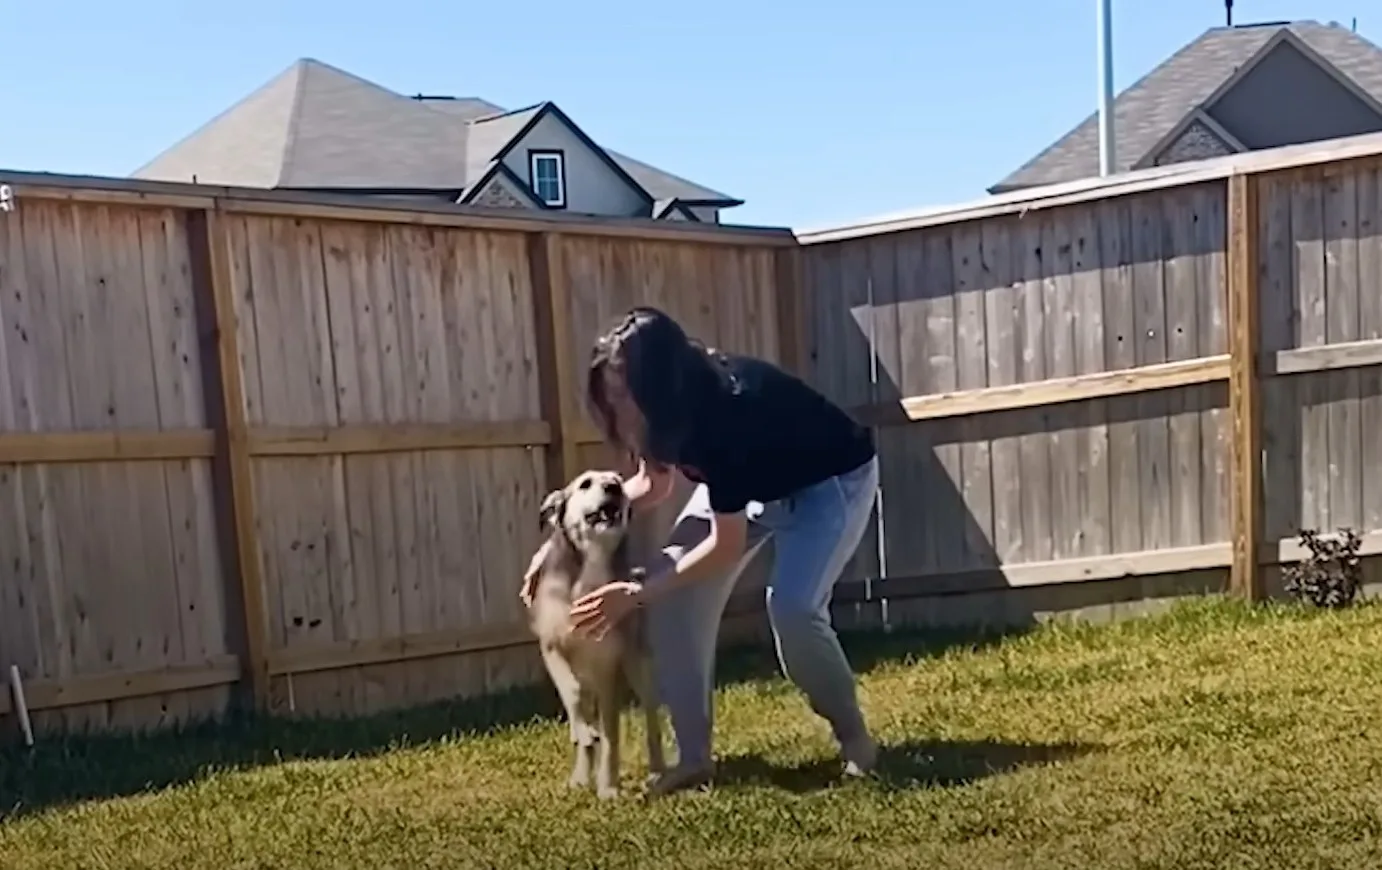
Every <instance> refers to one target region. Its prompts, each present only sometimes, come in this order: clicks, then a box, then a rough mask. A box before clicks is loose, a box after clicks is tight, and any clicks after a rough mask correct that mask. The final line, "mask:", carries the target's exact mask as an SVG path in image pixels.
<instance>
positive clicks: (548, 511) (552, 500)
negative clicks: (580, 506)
mask: <svg viewBox="0 0 1382 870" xmlns="http://www.w3.org/2000/svg"><path fill="white" fill-rule="evenodd" d="M565 504H566V492H565V491H564V490H560V489H554V490H552V491H551V492H549V493H547V497H546V498H544V499H543V500H542V506H541V507H539V508H538V509H537V518H538V524H539V525H540V526H541V527H542V528H544V529H545V528H547V527H548V526H555V525H556V524H557V520H558V518H559V517H560V516H561V510H562V507H564V506H565Z"/></svg>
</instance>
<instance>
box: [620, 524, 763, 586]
mask: <svg viewBox="0 0 1382 870" xmlns="http://www.w3.org/2000/svg"><path fill="white" fill-rule="evenodd" d="M748 537H749V520H748V517H747V516H746V515H745V514H744V512H743V511H739V512H737V513H732V514H711V515H710V534H709V535H707V536H706V538H705V540H703V541H701V542H700V543H699V544H697V545H696V546H694V547H692V548H691V549H689V550H687V551H686V552H685V553H683V554H682V557H681V558H680V559H678V560H677V562H676V564H675V565H673V566H672V568H671V569H670V570H669V571H667V572H666V573H665V574H662V575H660V576H657V577H651V578H649V582H648V583H646V584H644V585H643V589H642V591H641V592H640V593H639V599H640V601H639V603H640V604H648V603H649V602H652V601H655V600H657V599H658V598H661V597H662V596H663V595H666V594H668V593H669V592H673V591H675V590H677V589H680V588H682V587H683V586H688V585H690V584H692V583H696V582H698V581H700V580H703V579H705V578H707V577H715V576H720V575H723V574H724V572H726V571H728V570H729V569H730V568H732V567H734V564H735V563H736V562H738V561H739V559H740V558H742V557H743V555H744V550H745V549H746V548H747V547H748Z"/></svg>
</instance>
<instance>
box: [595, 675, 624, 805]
mask: <svg viewBox="0 0 1382 870" xmlns="http://www.w3.org/2000/svg"><path fill="white" fill-rule="evenodd" d="M595 697H596V702H597V704H598V705H599V711H598V715H599V717H600V760H599V766H598V767H596V769H595V794H596V795H597V796H599V797H601V798H613V797H618V795H619V668H618V666H617V665H616V666H613V667H610V668H607V669H605V670H604V671H603V672H602V673H601V674H600V678H599V685H598V686H597V687H596V695H595Z"/></svg>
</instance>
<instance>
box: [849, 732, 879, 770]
mask: <svg viewBox="0 0 1382 870" xmlns="http://www.w3.org/2000/svg"><path fill="white" fill-rule="evenodd" d="M840 754H841V755H843V756H844V759H845V776H851V777H861V776H868V775H869V773H871V772H872V771H873V766H874V765H875V764H877V763H878V744H876V743H874V742H873V738H872V737H870V736H869V735H868V734H867V733H865V734H864V735H862V736H860V737H857V738H855V739H854V740H850V741H848V742H846V743H844V744H842V745H841V746H840Z"/></svg>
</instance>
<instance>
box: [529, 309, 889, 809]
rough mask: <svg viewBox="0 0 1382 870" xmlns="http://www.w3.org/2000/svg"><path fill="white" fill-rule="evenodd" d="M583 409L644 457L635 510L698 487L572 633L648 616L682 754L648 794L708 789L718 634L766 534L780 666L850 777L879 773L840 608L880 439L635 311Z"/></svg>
mask: <svg viewBox="0 0 1382 870" xmlns="http://www.w3.org/2000/svg"><path fill="white" fill-rule="evenodd" d="M586 401H587V405H588V408H589V411H590V414H591V416H592V417H593V418H594V419H595V420H596V421H597V423H598V425H599V426H600V428H601V430H602V431H603V433H604V435H605V437H606V438H607V439H608V441H609V442H611V443H612V444H613V445H615V446H617V447H619V448H621V449H623V450H625V451H627V452H628V453H630V454H632V455H633V456H634V457H636V458H637V460H638V469H639V470H638V472H637V473H636V474H634V475H633V476H632V477H630V478H629V480H628V482H627V485H626V488H627V491H628V493H629V496H630V497H631V499H632V500H633V502H634V506H635V510H642V509H644V508H645V507H647V506H651V505H653V504H656V503H657V502H658V501H660V500H662V499H664V498H665V497H666V496H667V494H668V493H669V492H670V491H671V488H672V474H673V473H674V472H680V473H681V474H682V475H684V476H685V477H687V478H688V479H690V480H691V481H693V482H695V483H697V484H698V486H697V487H696V490H695V492H694V493H693V494H692V496H691V498H690V499H689V500H688V503H687V504H686V506H685V507H684V508H683V509H682V511H681V514H680V516H679V517H678V518H677V521H676V523H675V524H674V526H673V529H672V532H671V534H670V536H669V538H668V540H667V542H666V544H665V546H664V547H663V549H662V553H661V555H660V557H659V558H658V559H657V560H656V561H655V563H654V564H652V565H648V566H647V571H648V574H647V579H646V582H645V583H644V584H642V585H640V584H637V583H612V584H609V585H607V586H604V587H602V588H600V589H598V590H596V591H594V592H591V593H590V594H588V595H586V596H583V597H582V598H580V599H578V600H577V601H576V602H574V603H573V606H572V617H573V621H574V623H575V625H576V627H577V630H578V631H585V632H590V633H592V634H594V635H595V636H599V635H601V634H603V633H604V632H605V631H607V630H608V629H609V628H610V626H612V625H614V624H615V623H616V622H618V621H619V620H620V619H622V618H623V617H625V616H626V615H627V614H628V613H630V612H631V611H632V610H634V609H635V608H639V607H647V608H648V610H649V619H650V632H649V636H650V640H651V643H652V647H653V656H654V661H655V665H656V670H657V674H658V685H659V691H660V694H661V697H662V700H663V702H664V703H665V704H666V705H667V707H668V712H669V713H670V716H671V720H672V727H673V730H674V731H675V732H676V736H677V747H678V756H679V757H678V763H677V765H676V766H675V767H674V768H672V769H671V770H669V771H668V772H667V773H665V774H664V775H663V776H662V777H660V778H659V779H658V780H657V781H656V782H655V783H654V784H653V786H652V790H653V791H654V792H655V793H665V792H669V791H674V790H677V789H681V788H686V787H690V786H695V785H699V784H702V783H704V782H706V781H707V780H708V779H709V777H710V774H711V770H712V760H711V731H712V722H713V713H712V709H711V704H712V701H711V699H712V688H713V675H714V659H715V646H716V640H717V635H718V631H719V623H720V619H721V616H722V614H723V612H724V608H725V604H726V602H727V601H728V599H729V595H730V591H731V590H732V589H733V586H734V583H735V581H736V580H737V578H738V576H739V573H740V572H741V571H742V569H743V567H744V566H745V565H746V564H747V563H748V561H749V560H750V559H751V558H752V556H753V554H754V552H756V550H757V549H758V548H759V547H760V546H761V545H762V544H763V542H764V541H766V540H767V539H768V537H769V536H771V537H773V538H774V542H775V550H776V559H775V564H774V565H773V569H772V575H771V578H770V580H769V583H768V588H767V607H768V615H769V621H770V624H771V626H772V632H773V638H774V645H775V647H776V652H777V657H778V662H779V664H780V666H781V667H782V670H783V672H784V673H785V674H786V675H787V677H788V678H789V679H791V680H792V681H793V682H794V683H795V684H796V685H797V686H798V687H799V688H800V689H801V690H802V691H803V692H804V693H805V695H806V698H807V701H808V702H809V703H810V705H811V708H812V709H813V710H814V711H815V712H816V713H817V714H818V715H820V716H822V717H823V718H824V719H825V720H826V721H827V722H828V723H829V724H830V726H831V728H832V730H833V731H834V735H835V738H836V739H837V740H838V741H839V744H840V747H841V751H842V755H843V758H844V762H845V772H846V774H848V775H854V776H858V775H862V774H863V773H865V772H866V771H868V770H869V769H870V768H871V767H872V765H873V763H874V760H875V756H876V754H877V749H876V747H875V745H874V741H873V739H872V737H871V736H870V734H869V731H868V728H867V726H866V724H865V722H864V717H863V715H862V713H861V712H860V710H859V705H858V701H857V699H856V696H855V685H854V674H853V672H852V671H851V669H850V666H849V663H848V661H847V660H846V658H845V655H844V652H843V650H842V649H841V648H840V643H839V640H838V638H837V637H836V635H835V631H834V629H833V628H832V627H831V624H830V614H829V606H830V599H831V594H832V590H833V587H834V585H835V583H836V581H837V580H838V579H839V576H840V574H841V572H842V571H843V570H844V566H845V564H846V563H847V562H848V561H849V559H850V557H851V556H852V555H853V553H854V551H855V549H856V548H857V547H858V545H859V541H860V540H861V538H862V537H863V534H864V530H865V528H866V526H867V523H868V518H869V515H870V509H871V507H872V504H873V499H874V493H875V490H876V489H877V485H878V460H877V457H876V455H875V452H874V446H873V441H872V437H871V435H870V433H869V431H868V430H867V429H865V428H863V427H862V426H860V425H859V424H858V423H856V422H855V421H854V420H853V419H851V418H850V417H849V415H848V414H846V413H845V412H844V411H842V410H841V409H840V408H838V407H836V406H835V405H834V404H832V403H831V402H830V401H829V400H827V399H826V398H825V397H824V396H822V395H821V394H820V393H818V392H816V391H815V390H813V389H811V388H810V387H808V386H807V385H806V384H804V383H802V382H801V381H800V380H798V379H797V378H795V377H793V376H792V375H790V374H788V373H786V372H784V371H782V370H781V369H779V368H777V367H775V366H773V365H772V364H770V363H767V362H765V361H763V360H759V359H754V358H752V357H747V356H738V355H733V354H726V353H721V352H718V351H714V350H709V349H707V348H706V347H704V346H703V345H701V344H700V343H699V342H696V341H693V340H691V339H689V338H688V337H687V335H686V333H685V332H684V331H683V330H682V328H681V326H680V325H678V324H677V322H676V321H675V320H673V319H672V318H671V317H669V316H668V315H666V314H664V313H663V312H661V311H659V310H657V309H655V308H648V307H639V308H635V309H633V310H631V311H630V312H629V313H628V314H627V315H625V316H624V317H623V318H622V320H621V321H620V322H619V323H618V324H617V325H615V326H614V327H613V328H612V329H611V330H610V331H609V332H608V333H606V334H605V335H604V336H602V337H600V338H599V339H598V340H597V341H596V342H595V346H594V349H593V352H592V355H591V363H590V370H589V373H588V380H587V384H586ZM541 556H542V553H540V552H539V553H538V554H537V556H536V557H535V558H534V561H533V566H532V567H530V569H529V576H530V577H531V576H532V575H533V574H534V573H535V570H536V566H537V565H538V564H540V560H541Z"/></svg>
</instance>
